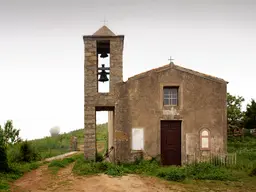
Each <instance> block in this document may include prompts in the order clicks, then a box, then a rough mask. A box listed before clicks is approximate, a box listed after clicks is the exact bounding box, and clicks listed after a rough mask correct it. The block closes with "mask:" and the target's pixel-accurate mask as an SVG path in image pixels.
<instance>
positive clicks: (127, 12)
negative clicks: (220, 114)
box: [0, 0, 256, 139]
mask: <svg viewBox="0 0 256 192" xmlns="http://www.w3.org/2000/svg"><path fill="white" fill-rule="evenodd" d="M104 17H106V19H107V20H108V23H107V26H108V27H109V28H110V29H111V30H112V31H113V32H114V33H116V34H122V35H125V44H124V61H123V62H124V63H123V64H124V81H125V80H127V78H128V77H130V76H133V75H135V74H137V73H141V72H143V71H146V70H150V69H152V68H156V67H160V66H162V65H165V64H167V63H168V62H169V61H168V58H169V57H170V56H172V57H173V58H174V59H175V60H174V62H175V64H177V65H181V66H183V67H186V68H190V69H193V70H197V71H200V72H203V73H207V74H210V75H214V76H217V77H220V78H223V79H225V80H227V81H229V84H228V91H229V92H230V93H231V94H234V95H241V96H243V97H245V99H246V103H248V102H249V101H250V99H251V98H256V89H255V86H254V82H255V80H256V77H254V74H255V71H254V68H255V66H254V65H255V52H256V1H253V0H251V1H248V0H240V1H238V0H201V1H199V0H175V1H174V0H166V1H165V0H158V1H156V0H154V1H153V0H129V1H127V0H108V1H103V0H101V1H96V0H94V1H87V0H72V1H71V0H69V1H65V0H41V1H39V0H23V1H20V0H16V1H14V0H0V24H1V25H0V124H1V125H3V123H4V122H5V121H6V120H7V119H12V120H13V121H14V125H15V127H17V128H20V129H21V136H22V138H23V139H26V138H27V139H32V138H40V137H44V136H46V135H49V129H50V128H51V127H53V126H55V125H57V126H60V128H61V131H62V132H68V131H71V130H74V129H78V128H82V127H83V124H84V112H83V110H84V99H83V98H84V87H83V85H84V77H83V75H84V70H83V68H84V63H83V61H84V52H83V50H84V49H83V48H84V45H83V39H82V36H83V35H91V34H93V33H94V32H95V31H97V30H98V29H99V28H100V27H101V26H102V25H103V22H101V21H103V20H104ZM246 103H245V104H246ZM106 121H107V116H106V114H105V115H98V116H97V122H98V123H103V122H106Z"/></svg>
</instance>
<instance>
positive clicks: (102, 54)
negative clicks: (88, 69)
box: [100, 52, 108, 58]
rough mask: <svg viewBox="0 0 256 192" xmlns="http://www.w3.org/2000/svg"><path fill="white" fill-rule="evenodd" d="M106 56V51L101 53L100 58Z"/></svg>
mask: <svg viewBox="0 0 256 192" xmlns="http://www.w3.org/2000/svg"><path fill="white" fill-rule="evenodd" d="M106 57H108V54H107V53H106V52H103V53H101V55H100V58H106Z"/></svg>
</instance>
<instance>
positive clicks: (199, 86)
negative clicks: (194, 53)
mask: <svg viewBox="0 0 256 192" xmlns="http://www.w3.org/2000/svg"><path fill="white" fill-rule="evenodd" d="M163 86H179V94H178V95H179V104H178V106H177V107H166V106H163ZM116 93H117V95H116V96H117V98H118V102H117V105H116V132H119V134H120V135H122V136H120V135H116V159H117V161H119V160H120V161H126V160H130V159H132V158H133V157H134V155H136V154H134V153H132V152H131V129H132V128H144V148H145V153H146V154H147V155H149V156H157V155H159V154H160V151H161V148H160V147H161V146H160V120H173V119H179V120H182V128H181V129H182V138H181V141H182V162H183V163H184V162H186V161H187V156H188V155H194V154H196V155H197V156H198V155H202V154H203V155H204V154H205V153H209V151H208V152H205V151H204V152H202V151H200V146H199V145H200V135H199V133H200V130H201V129H202V128H207V129H208V130H209V131H210V135H211V143H210V144H211V151H210V152H211V153H221V152H225V150H226V131H227V124H226V123H227V117H226V82H224V81H217V80H216V81H213V80H210V79H207V78H203V77H200V76H197V75H194V74H191V73H188V72H185V71H182V70H177V69H175V65H173V67H172V68H167V69H164V70H163V71H151V72H148V73H146V74H145V75H144V76H143V75H139V76H135V77H133V78H131V79H129V80H128V81H127V82H126V83H121V84H118V86H117V88H116ZM124 135H125V136H124Z"/></svg>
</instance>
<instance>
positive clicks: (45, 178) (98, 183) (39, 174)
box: [11, 164, 184, 192]
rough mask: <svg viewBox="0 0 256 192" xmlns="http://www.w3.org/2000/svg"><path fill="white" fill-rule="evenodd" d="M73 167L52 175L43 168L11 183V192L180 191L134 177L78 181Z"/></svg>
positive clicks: (92, 177) (86, 178) (153, 179)
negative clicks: (73, 172)
mask: <svg viewBox="0 0 256 192" xmlns="http://www.w3.org/2000/svg"><path fill="white" fill-rule="evenodd" d="M72 168H73V164H71V165H70V166H68V167H67V168H64V169H62V170H60V172H59V173H58V174H57V175H53V174H51V173H50V171H49V170H48V168H47V165H44V166H42V167H40V168H39V169H37V170H34V171H31V172H29V173H27V174H25V175H24V176H23V177H22V178H20V179H18V180H17V181H16V182H14V184H13V186H12V187H11V191H12V192H31V191H32V192H43V191H45V192H50V191H56V192H63V191H76V192H82V191H86V192H95V191H97V192H121V191H123V192H128V191H133V192H165V191H176V192H178V191H184V190H182V189H181V188H177V187H176V188H172V189H170V186H169V185H168V184H167V182H164V181H161V180H158V179H156V178H149V177H148V178H144V177H140V176H137V175H129V176H123V177H121V178H118V177H109V176H107V175H99V176H89V177H79V176H75V175H73V174H72Z"/></svg>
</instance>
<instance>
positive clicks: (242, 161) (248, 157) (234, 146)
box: [228, 136, 256, 172]
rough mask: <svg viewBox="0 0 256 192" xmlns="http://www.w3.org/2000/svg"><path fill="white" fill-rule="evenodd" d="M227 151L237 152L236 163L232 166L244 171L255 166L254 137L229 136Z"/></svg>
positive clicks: (255, 146) (248, 170)
mask: <svg viewBox="0 0 256 192" xmlns="http://www.w3.org/2000/svg"><path fill="white" fill-rule="evenodd" d="M228 152H230V153H234V152H235V153H236V154H237V163H236V165H235V166H234V167H233V168H235V169H237V170H243V171H245V172H250V171H251V170H252V169H254V168H256V137H253V136H245V137H244V138H230V139H229V141H228Z"/></svg>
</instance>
